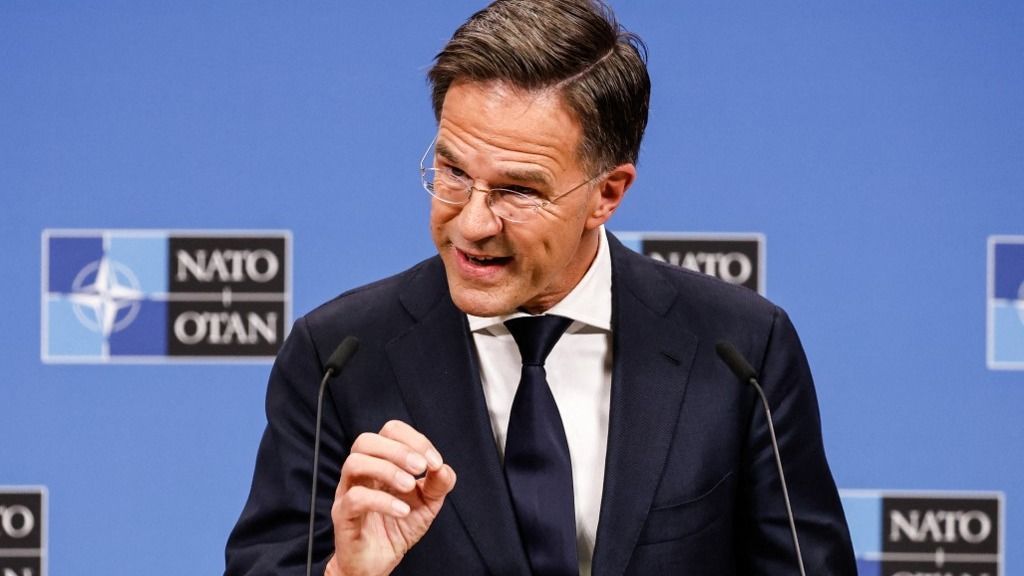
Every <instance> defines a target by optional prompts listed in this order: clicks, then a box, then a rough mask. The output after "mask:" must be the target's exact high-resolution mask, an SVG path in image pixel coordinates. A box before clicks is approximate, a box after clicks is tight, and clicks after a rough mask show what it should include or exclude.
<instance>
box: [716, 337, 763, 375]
mask: <svg viewBox="0 0 1024 576" xmlns="http://www.w3.org/2000/svg"><path fill="white" fill-rule="evenodd" d="M715 352H718V357H719V358H721V359H722V362H725V365H726V366H728V367H729V369H730V370H732V373H733V374H735V375H736V377H737V378H739V379H740V380H742V381H743V382H744V383H746V382H750V381H751V380H757V372H756V371H754V368H753V367H752V366H751V365H750V363H749V362H747V359H746V358H744V357H743V355H742V354H740V352H739V350H737V349H736V347H735V346H733V345H732V344H730V343H728V342H719V343H718V344H716V345H715Z"/></svg>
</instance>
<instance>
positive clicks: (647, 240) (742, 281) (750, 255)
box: [615, 232, 765, 296]
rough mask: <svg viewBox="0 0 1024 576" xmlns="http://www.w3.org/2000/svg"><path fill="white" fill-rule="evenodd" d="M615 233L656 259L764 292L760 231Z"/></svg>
mask: <svg viewBox="0 0 1024 576" xmlns="http://www.w3.org/2000/svg"><path fill="white" fill-rule="evenodd" d="M615 236H616V238H618V239H619V240H621V241H622V243H623V244H624V245H625V246H627V247H629V248H631V249H633V250H634V251H636V252H639V253H641V254H644V255H646V256H650V257H651V258H654V259H655V260H661V261H662V262H668V263H669V264H674V265H676V266H682V267H683V268H687V269H689V270H693V271H694V272H703V273H705V274H708V275H710V276H714V277H716V278H718V279H720V280H724V281H725V282H728V283H730V284H737V285H739V286H745V287H747V288H750V289H751V290H755V291H757V292H759V293H760V294H761V295H762V296H763V295H764V294H765V271H764V264H765V256H764V251H765V238H764V235H763V234H756V233H751V234H691V233H675V232H622V233H618V232H617V233H616V234H615Z"/></svg>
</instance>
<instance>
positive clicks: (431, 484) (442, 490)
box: [419, 464, 456, 502]
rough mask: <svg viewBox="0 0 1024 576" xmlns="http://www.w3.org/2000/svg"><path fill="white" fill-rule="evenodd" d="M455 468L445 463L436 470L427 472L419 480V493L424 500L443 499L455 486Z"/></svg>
mask: <svg viewBox="0 0 1024 576" xmlns="http://www.w3.org/2000/svg"><path fill="white" fill-rule="evenodd" d="M455 480H456V478H455V470H452V467H451V466H449V465H447V464H445V465H443V466H441V468H440V469H439V470H437V471H436V472H427V475H426V476H425V477H424V478H423V479H422V480H420V481H419V482H420V493H421V494H422V495H423V499H424V500H425V501H428V502H429V501H435V502H436V501H440V500H444V498H445V496H447V495H448V493H449V492H451V491H452V489H453V488H455Z"/></svg>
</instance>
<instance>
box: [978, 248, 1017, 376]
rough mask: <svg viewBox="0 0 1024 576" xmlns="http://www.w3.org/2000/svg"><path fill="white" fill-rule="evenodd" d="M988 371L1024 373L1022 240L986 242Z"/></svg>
mask: <svg viewBox="0 0 1024 576" xmlns="http://www.w3.org/2000/svg"><path fill="white" fill-rule="evenodd" d="M987 300H988V337H987V340H988V343H987V344H988V345H987V348H988V359H987V361H988V362H987V363H988V367H989V369H991V370H1024V236H990V237H989V239H988V298H987Z"/></svg>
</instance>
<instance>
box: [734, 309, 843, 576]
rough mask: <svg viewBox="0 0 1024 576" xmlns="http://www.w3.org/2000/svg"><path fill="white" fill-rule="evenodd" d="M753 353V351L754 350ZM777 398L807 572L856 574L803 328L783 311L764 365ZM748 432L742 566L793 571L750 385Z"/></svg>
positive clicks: (763, 423)
mask: <svg viewBox="0 0 1024 576" xmlns="http://www.w3.org/2000/svg"><path fill="white" fill-rule="evenodd" d="M752 360H753V358H752ZM758 373H759V374H760V383H761V386H762V388H763V389H764V392H765V395H766V397H767V399H768V403H769V405H770V406H771V410H772V416H773V418H774V422H775V431H776V433H777V435H778V443H779V451H780V453H781V454H782V464H783V469H784V471H785V475H786V482H787V484H788V487H789V493H790V499H791V503H792V508H793V513H794V515H795V517H796V529H797V534H798V536H799V539H800V547H801V551H802V555H803V559H804V567H805V569H806V572H807V574H819V575H826V574H827V575H841V576H846V575H850V576H855V575H856V574H857V569H856V564H855V560H854V556H853V548H852V545H851V543H850V535H849V530H848V528H847V525H846V518H845V516H844V514H843V509H842V505H841V503H840V500H839V494H838V491H837V490H836V485H835V481H834V480H833V478H832V473H831V471H830V470H829V466H828V462H827V460H826V458H825V449H824V445H823V442H822V436H821V420H820V416H819V413H818V400H817V397H816V394H815V391H814V384H813V382H812V379H811V373H810V368H809V366H808V364H807V359H806V357H805V355H804V351H803V347H802V346H801V344H800V340H799V337H798V336H797V333H796V330H795V329H794V328H793V325H792V323H791V322H790V320H789V318H788V316H787V315H786V313H785V312H784V311H782V310H781V309H779V308H775V315H774V319H773V324H772V328H771V332H770V335H769V337H768V341H767V343H766V345H765V348H764V356H763V359H762V362H761V365H760V369H759V370H758ZM751 401H752V402H754V403H755V407H754V409H753V410H752V411H751V412H750V414H751V420H750V424H749V435H748V439H747V449H746V454H745V457H744V464H743V466H744V469H743V470H742V476H743V478H744V479H745V482H744V483H743V486H744V487H743V494H742V498H743V501H742V502H741V503H740V506H739V507H738V510H739V512H738V513H739V515H740V517H739V518H738V519H737V520H738V521H737V525H738V531H739V533H738V546H739V547H740V549H743V550H745V552H746V554H741V555H740V558H741V560H740V566H739V568H740V570H739V572H740V573H741V574H794V573H796V571H795V569H796V556H795V553H794V551H793V542H792V536H791V533H790V529H789V521H788V519H787V516H786V510H785V504H784V500H783V495H782V486H781V482H780V480H779V477H778V476H779V475H778V471H777V469H776V465H775V460H774V456H773V454H772V447H771V439H770V436H769V431H768V424H767V420H766V418H765V414H764V410H763V408H762V406H761V402H760V400H759V399H758V398H757V395H756V392H755V391H754V390H753V388H751Z"/></svg>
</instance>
